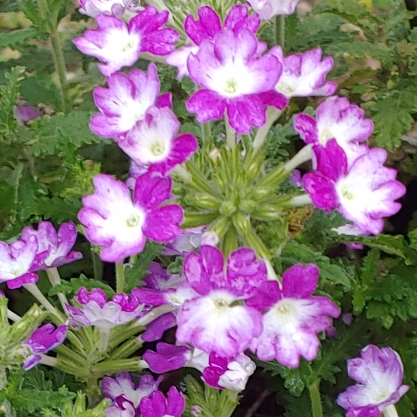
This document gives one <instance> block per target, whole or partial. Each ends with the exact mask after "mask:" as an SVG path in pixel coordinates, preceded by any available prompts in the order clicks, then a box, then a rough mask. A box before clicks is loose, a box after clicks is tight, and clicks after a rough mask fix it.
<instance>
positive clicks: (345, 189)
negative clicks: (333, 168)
mask: <svg viewBox="0 0 417 417" xmlns="http://www.w3.org/2000/svg"><path fill="white" fill-rule="evenodd" d="M367 185H368V184H367V182H366V181H362V182H360V181H351V180H350V179H349V177H345V178H341V179H340V180H339V181H338V182H337V183H336V185H335V189H336V193H337V196H338V197H339V201H340V204H341V205H342V206H343V208H344V209H345V210H347V211H348V212H357V211H361V210H362V208H363V207H364V206H365V205H367V203H368V202H370V201H371V200H370V198H371V197H372V196H371V195H370V190H369V187H367Z"/></svg>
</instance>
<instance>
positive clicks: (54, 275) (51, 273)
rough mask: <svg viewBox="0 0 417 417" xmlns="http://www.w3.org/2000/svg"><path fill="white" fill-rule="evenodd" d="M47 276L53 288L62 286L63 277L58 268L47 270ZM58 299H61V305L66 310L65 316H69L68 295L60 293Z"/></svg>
mask: <svg viewBox="0 0 417 417" xmlns="http://www.w3.org/2000/svg"><path fill="white" fill-rule="evenodd" d="M46 274H47V275H48V278H49V282H50V283H51V284H52V286H53V287H56V286H57V285H60V284H61V277H60V275H59V272H58V269H57V268H49V269H47V270H46ZM58 298H59V301H60V303H61V306H62V309H63V310H64V312H65V314H67V315H68V310H67V304H69V303H68V299H67V297H66V295H65V294H63V293H61V292H59V293H58Z"/></svg>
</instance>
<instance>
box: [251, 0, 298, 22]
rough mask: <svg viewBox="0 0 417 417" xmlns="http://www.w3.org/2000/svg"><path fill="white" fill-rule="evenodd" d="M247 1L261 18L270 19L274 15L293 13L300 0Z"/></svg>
mask: <svg viewBox="0 0 417 417" xmlns="http://www.w3.org/2000/svg"><path fill="white" fill-rule="evenodd" d="M247 2H248V3H249V4H250V5H251V6H252V7H253V10H255V12H256V13H258V14H259V16H261V18H262V19H264V20H270V19H272V18H273V17H274V16H278V15H282V14H285V15H288V14H293V13H294V12H295V8H296V6H297V4H298V3H299V2H300V0H247Z"/></svg>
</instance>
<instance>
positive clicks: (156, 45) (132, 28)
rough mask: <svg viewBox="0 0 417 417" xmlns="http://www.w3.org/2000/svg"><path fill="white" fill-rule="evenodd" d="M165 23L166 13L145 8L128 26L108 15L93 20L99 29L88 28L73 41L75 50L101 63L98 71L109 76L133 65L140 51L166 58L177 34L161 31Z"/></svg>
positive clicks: (150, 7)
mask: <svg viewBox="0 0 417 417" xmlns="http://www.w3.org/2000/svg"><path fill="white" fill-rule="evenodd" d="M167 20H168V11H166V10H164V11H162V12H161V13H158V12H157V10H156V9H155V7H153V6H148V7H147V8H146V9H145V10H143V11H142V12H140V13H139V14H138V15H137V16H135V17H133V18H132V19H131V20H130V22H129V24H128V25H126V23H125V22H124V21H123V20H121V19H119V18H117V17H115V16H111V15H106V14H99V15H98V16H97V17H96V22H97V25H98V29H96V30H93V29H88V30H87V31H86V32H85V33H84V36H80V37H78V38H76V39H74V43H75V45H76V46H77V48H78V49H79V50H80V51H81V52H83V53H84V54H86V55H91V56H94V57H96V58H98V59H99V60H100V61H102V62H104V63H105V65H103V64H99V65H98V67H99V69H100V71H101V72H102V73H103V74H104V75H105V76H109V75H111V74H113V73H114V72H115V71H118V70H119V69H120V68H122V67H124V66H130V65H133V64H134V63H135V62H136V61H137V60H138V58H139V55H140V53H141V52H150V53H151V54H155V55H167V54H169V53H170V52H172V51H173V50H174V49H175V46H174V43H175V42H176V41H177V39H178V37H179V35H178V32H177V31H175V30H174V29H171V28H163V29H160V26H162V25H163V24H165V23H166V22H167Z"/></svg>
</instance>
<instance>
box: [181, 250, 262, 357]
mask: <svg viewBox="0 0 417 417" xmlns="http://www.w3.org/2000/svg"><path fill="white" fill-rule="evenodd" d="M184 274H185V277H186V279H187V282H188V284H189V285H190V286H191V287H192V289H193V290H194V291H195V293H196V296H195V297H193V298H191V299H188V300H186V301H185V302H184V303H183V304H182V305H181V307H180V310H179V312H178V317H177V322H178V329H177V333H176V336H177V341H178V342H179V343H188V344H191V345H193V346H195V347H197V348H199V349H201V350H204V351H205V352H207V353H211V352H215V353H217V354H218V355H219V356H223V357H235V356H236V355H238V354H239V353H242V352H243V351H244V350H245V349H246V348H247V347H248V346H249V344H250V342H251V340H252V339H253V337H256V336H258V335H259V334H260V333H261V331H262V324H261V315H260V313H259V312H258V311H257V310H256V309H254V308H251V307H248V306H246V305H244V304H243V303H241V302H238V301H243V300H245V299H247V298H249V297H251V296H252V295H253V294H255V293H256V291H257V288H258V287H259V285H260V284H261V283H262V282H264V281H266V266H265V263H264V262H263V261H256V255H255V252H254V251H253V250H252V249H249V248H241V249H238V250H236V251H234V252H233V253H232V254H231V255H230V257H229V259H228V262H227V268H226V273H224V259H223V255H222V253H221V252H220V250H219V249H217V248H215V247H213V246H207V245H204V246H201V247H200V254H196V253H190V254H189V255H188V256H187V257H186V259H185V261H184Z"/></svg>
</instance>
